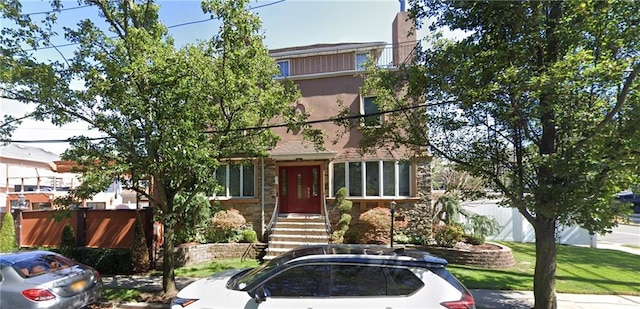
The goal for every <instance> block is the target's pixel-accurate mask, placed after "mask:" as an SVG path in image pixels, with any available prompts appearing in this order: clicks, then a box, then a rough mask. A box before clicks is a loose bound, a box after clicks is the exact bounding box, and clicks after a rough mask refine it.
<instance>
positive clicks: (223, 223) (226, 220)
mask: <svg viewBox="0 0 640 309" xmlns="http://www.w3.org/2000/svg"><path fill="white" fill-rule="evenodd" d="M212 223H213V226H214V227H216V228H219V229H221V230H231V229H240V228H242V227H243V226H244V225H245V224H246V223H247V220H245V219H244V216H242V214H240V212H239V211H238V210H236V209H233V208H231V209H229V210H223V211H219V212H217V213H216V214H215V215H214V216H213V220H212Z"/></svg>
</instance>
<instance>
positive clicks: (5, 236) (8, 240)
mask: <svg viewBox="0 0 640 309" xmlns="http://www.w3.org/2000/svg"><path fill="white" fill-rule="evenodd" d="M17 249H18V244H16V229H15V226H14V225H13V215H11V213H10V212H7V213H6V214H5V215H4V217H3V218H2V223H0V252H13V251H16V250H17Z"/></svg>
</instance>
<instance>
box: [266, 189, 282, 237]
mask: <svg viewBox="0 0 640 309" xmlns="http://www.w3.org/2000/svg"><path fill="white" fill-rule="evenodd" d="M278 201H279V200H278V197H277V196H276V206H275V207H274V208H273V214H272V215H271V220H270V221H269V224H268V225H267V228H266V229H265V231H264V235H262V237H263V239H265V240H266V241H267V242H268V241H269V235H271V229H272V228H273V225H274V224H276V221H277V218H278V211H279V209H278V208H279V204H280V203H279V202H278Z"/></svg>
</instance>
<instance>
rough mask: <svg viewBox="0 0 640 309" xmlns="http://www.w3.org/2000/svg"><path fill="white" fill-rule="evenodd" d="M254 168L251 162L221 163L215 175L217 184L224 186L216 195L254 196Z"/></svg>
mask: <svg viewBox="0 0 640 309" xmlns="http://www.w3.org/2000/svg"><path fill="white" fill-rule="evenodd" d="M254 173H255V168H254V165H253V164H221V165H220V166H219V167H218V170H217V171H216V174H215V177H216V180H217V181H218V184H219V185H220V186H222V187H224V188H223V189H222V190H221V192H217V196H222V197H254V195H255V181H254V179H255V174H254Z"/></svg>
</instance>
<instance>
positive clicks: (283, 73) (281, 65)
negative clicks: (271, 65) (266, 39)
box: [276, 60, 290, 77]
mask: <svg viewBox="0 0 640 309" xmlns="http://www.w3.org/2000/svg"><path fill="white" fill-rule="evenodd" d="M276 64H277V65H278V69H279V70H280V74H279V75H278V76H277V77H287V76H289V75H290V74H289V60H281V61H276Z"/></svg>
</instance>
